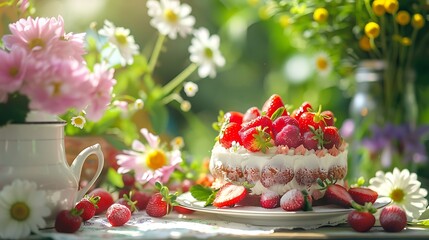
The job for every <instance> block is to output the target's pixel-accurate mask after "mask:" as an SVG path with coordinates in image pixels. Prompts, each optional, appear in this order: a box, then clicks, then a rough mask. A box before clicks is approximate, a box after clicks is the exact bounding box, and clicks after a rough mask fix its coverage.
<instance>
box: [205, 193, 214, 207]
mask: <svg viewBox="0 0 429 240" xmlns="http://www.w3.org/2000/svg"><path fill="white" fill-rule="evenodd" d="M216 193H217V191H214V192H212V194H210V196H209V197H208V198H207V200H206V203H205V204H204V207H207V206H210V205H212V203H213V201H214V200H215V198H216Z"/></svg>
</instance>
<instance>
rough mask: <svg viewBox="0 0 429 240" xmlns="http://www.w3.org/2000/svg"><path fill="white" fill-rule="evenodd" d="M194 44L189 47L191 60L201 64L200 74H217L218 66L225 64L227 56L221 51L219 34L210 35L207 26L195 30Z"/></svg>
mask: <svg viewBox="0 0 429 240" xmlns="http://www.w3.org/2000/svg"><path fill="white" fill-rule="evenodd" d="M194 36H195V37H194V38H193V39H192V45H191V46H190V47H189V52H190V53H191V56H190V60H191V62H194V63H196V64H198V65H199V68H198V75H199V76H200V77H201V78H205V77H207V76H210V77H211V78H214V77H215V76H216V66H218V67H222V66H223V65H225V58H224V57H223V56H222V54H221V52H220V51H219V45H220V39H219V36H218V35H212V36H210V33H209V31H208V30H207V29H206V28H200V29H198V30H195V31H194Z"/></svg>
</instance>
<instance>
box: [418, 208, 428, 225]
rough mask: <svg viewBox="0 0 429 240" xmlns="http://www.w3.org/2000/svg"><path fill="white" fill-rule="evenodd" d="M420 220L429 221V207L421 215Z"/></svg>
mask: <svg viewBox="0 0 429 240" xmlns="http://www.w3.org/2000/svg"><path fill="white" fill-rule="evenodd" d="M418 220H426V221H429V208H428V209H426V210H425V211H424V212H423V213H422V214H421V215H420V217H419V219H418ZM428 226H429V225H428Z"/></svg>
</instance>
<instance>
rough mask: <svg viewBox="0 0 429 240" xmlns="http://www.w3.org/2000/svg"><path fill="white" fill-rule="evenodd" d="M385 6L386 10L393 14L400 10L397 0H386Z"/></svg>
mask: <svg viewBox="0 0 429 240" xmlns="http://www.w3.org/2000/svg"><path fill="white" fill-rule="evenodd" d="M384 8H385V9H386V12H388V13H390V14H393V13H395V12H396V11H398V8H399V3H398V1H397V0H386V1H385V2H384Z"/></svg>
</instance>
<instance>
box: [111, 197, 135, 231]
mask: <svg viewBox="0 0 429 240" xmlns="http://www.w3.org/2000/svg"><path fill="white" fill-rule="evenodd" d="M106 218H107V220H108V221H109V223H110V224H111V225H112V226H113V227H119V226H122V225H124V224H125V223H127V222H128V221H129V220H130V218H131V211H130V209H129V208H128V207H127V206H124V205H122V204H119V203H114V204H112V205H111V206H110V207H109V208H108V209H107V212H106Z"/></svg>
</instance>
